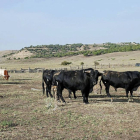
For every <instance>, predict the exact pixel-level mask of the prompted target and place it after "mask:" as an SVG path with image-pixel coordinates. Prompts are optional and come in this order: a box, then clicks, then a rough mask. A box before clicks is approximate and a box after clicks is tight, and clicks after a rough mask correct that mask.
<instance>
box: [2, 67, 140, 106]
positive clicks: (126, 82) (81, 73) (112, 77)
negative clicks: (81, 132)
mask: <svg viewBox="0 0 140 140" xmlns="http://www.w3.org/2000/svg"><path fill="white" fill-rule="evenodd" d="M0 76H3V78H4V79H6V80H8V79H9V77H10V76H9V74H8V71H7V70H5V69H0ZM99 77H100V82H99V83H100V93H101V89H102V85H101V82H102V83H103V84H104V86H105V90H106V94H107V96H108V97H111V95H110V93H109V88H110V86H112V87H114V88H115V90H116V91H117V88H123V89H125V91H126V97H128V93H129V92H130V97H131V98H133V91H136V90H137V89H138V87H139V86H140V72H138V71H125V72H117V71H103V72H99V71H98V70H94V69H92V68H88V69H82V70H69V71H66V70H48V69H46V70H44V71H43V74H42V88H43V94H44V93H45V85H44V83H45V84H46V96H47V97H48V96H50V97H53V96H55V98H56V100H59V99H61V100H62V102H65V100H64V98H63V96H62V91H63V89H64V88H65V89H67V90H68V91H69V98H71V92H73V95H74V98H75V99H76V95H75V92H76V91H77V90H80V91H81V93H82V96H83V102H84V103H85V104H87V103H88V96H89V93H91V92H92V91H93V87H94V85H96V84H97V83H98V78H99ZM51 87H53V95H52V94H51Z"/></svg>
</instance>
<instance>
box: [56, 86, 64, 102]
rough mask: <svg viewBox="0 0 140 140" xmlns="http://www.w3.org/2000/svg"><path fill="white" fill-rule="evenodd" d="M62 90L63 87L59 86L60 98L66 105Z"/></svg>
mask: <svg viewBox="0 0 140 140" xmlns="http://www.w3.org/2000/svg"><path fill="white" fill-rule="evenodd" d="M62 90H63V89H62V88H61V86H60V87H59V86H57V94H58V97H60V99H61V101H62V102H64V103H65V100H64V98H63V96H62Z"/></svg>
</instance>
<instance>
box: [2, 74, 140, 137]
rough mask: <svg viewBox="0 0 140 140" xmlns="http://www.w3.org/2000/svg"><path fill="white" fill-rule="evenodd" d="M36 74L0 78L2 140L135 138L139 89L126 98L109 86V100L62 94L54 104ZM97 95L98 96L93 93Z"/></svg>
mask: <svg viewBox="0 0 140 140" xmlns="http://www.w3.org/2000/svg"><path fill="white" fill-rule="evenodd" d="M41 75H42V74H41V73H20V74H17V73H11V74H10V76H11V77H10V80H9V81H4V80H2V79H0V139H2V140H5V139H9V140H11V139H12V140H20V139H22V140H32V139H33V140H42V139H44V140H52V139H53V140H63V139H65V140H76V139H80V140H132V139H133V140H138V139H140V97H139V96H140V89H138V90H137V91H136V92H134V101H133V102H128V99H127V98H126V97H125V91H124V90H123V89H118V91H117V92H116V91H115V90H114V89H113V88H111V91H110V92H111V95H112V96H113V102H111V100H110V98H108V97H107V96H106V94H105V91H104V88H103V90H102V94H99V86H98V85H97V86H96V87H94V91H93V92H92V93H90V95H89V104H87V105H86V104H84V103H83V102H82V95H81V93H80V91H77V92H76V95H77V99H74V98H73V95H72V99H69V98H68V91H67V90H64V91H63V96H64V99H65V100H66V104H62V103H56V102H55V101H54V99H52V98H46V96H45V95H43V94H42V87H41ZM0 78H1V77H0ZM97 93H98V94H97Z"/></svg>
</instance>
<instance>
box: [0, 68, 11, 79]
mask: <svg viewBox="0 0 140 140" xmlns="http://www.w3.org/2000/svg"><path fill="white" fill-rule="evenodd" d="M0 76H3V79H5V80H8V79H9V77H10V76H9V74H8V71H7V70H5V69H0Z"/></svg>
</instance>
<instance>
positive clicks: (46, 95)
mask: <svg viewBox="0 0 140 140" xmlns="http://www.w3.org/2000/svg"><path fill="white" fill-rule="evenodd" d="M46 96H47V97H49V96H48V86H46Z"/></svg>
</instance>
